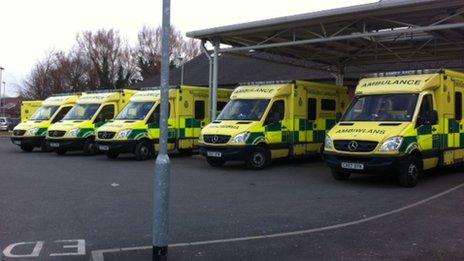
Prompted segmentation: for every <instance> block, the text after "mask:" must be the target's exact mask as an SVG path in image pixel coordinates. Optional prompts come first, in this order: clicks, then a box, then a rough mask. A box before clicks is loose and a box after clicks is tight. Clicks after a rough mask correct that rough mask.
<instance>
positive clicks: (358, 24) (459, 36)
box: [187, 0, 464, 71]
mask: <svg viewBox="0 0 464 261" xmlns="http://www.w3.org/2000/svg"><path fill="white" fill-rule="evenodd" d="M463 14H464V1H462V0H408V1H405V0H403V1H399V0H384V1H379V2H376V3H371V4H365V5H357V6H351V7H345V8H337V9H332V10H325V11H319V12H312V13H306V14H300V15H293V16H285V17H278V18H273V19H266V20H261V21H255V22H249V23H240V24H235V25H229V26H222V27H212V28H210V29H205V30H198V31H193V32H188V33H187V36H188V37H192V38H196V39H200V40H203V41H210V42H219V43H220V44H222V45H221V49H220V52H249V51H253V52H267V53H273V54H278V55H282V56H287V57H292V58H296V59H301V60H307V61H316V62H318V63H322V64H326V65H329V66H332V68H331V70H332V71H336V70H337V68H340V67H344V66H349V65H372V64H387V63H390V64H395V66H394V69H395V70H399V69H402V66H403V65H404V64H405V63H408V62H425V61H445V60H449V59H456V58H461V59H462V58H464V16H463ZM334 68H335V69H334Z"/></svg>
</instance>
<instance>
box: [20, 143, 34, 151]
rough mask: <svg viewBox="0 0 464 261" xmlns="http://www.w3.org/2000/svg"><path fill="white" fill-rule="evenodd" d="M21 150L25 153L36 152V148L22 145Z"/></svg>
mask: <svg viewBox="0 0 464 261" xmlns="http://www.w3.org/2000/svg"><path fill="white" fill-rule="evenodd" d="M21 149H22V150H23V151H25V152H31V151H33V150H34V146H31V145H21Z"/></svg>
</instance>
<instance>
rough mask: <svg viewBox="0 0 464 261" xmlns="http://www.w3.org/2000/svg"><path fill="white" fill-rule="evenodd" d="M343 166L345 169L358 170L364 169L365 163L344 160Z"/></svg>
mask: <svg viewBox="0 0 464 261" xmlns="http://www.w3.org/2000/svg"><path fill="white" fill-rule="evenodd" d="M342 168H344V169H357V170H362V169H364V164H361V163H350V162H342Z"/></svg>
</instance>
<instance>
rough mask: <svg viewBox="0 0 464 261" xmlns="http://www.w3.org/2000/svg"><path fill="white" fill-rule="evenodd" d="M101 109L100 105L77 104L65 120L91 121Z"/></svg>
mask: <svg viewBox="0 0 464 261" xmlns="http://www.w3.org/2000/svg"><path fill="white" fill-rule="evenodd" d="M98 108H100V104H76V105H74V107H72V109H71V110H70V111H69V112H68V113H67V114H66V115H65V116H64V118H63V120H90V119H91V118H92V117H93V115H94V114H95V113H96V112H97V110H98Z"/></svg>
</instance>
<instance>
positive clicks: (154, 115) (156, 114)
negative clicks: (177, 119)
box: [147, 102, 171, 123]
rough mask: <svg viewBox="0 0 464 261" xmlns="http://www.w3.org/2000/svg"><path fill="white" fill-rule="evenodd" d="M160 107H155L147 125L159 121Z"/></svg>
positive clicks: (169, 113) (169, 112)
mask: <svg viewBox="0 0 464 261" xmlns="http://www.w3.org/2000/svg"><path fill="white" fill-rule="evenodd" d="M160 113H161V112H160V105H157V106H156V108H155V110H154V111H153V112H152V113H151V115H150V118H148V121H147V123H156V122H159V119H160ZM170 117H171V102H169V105H168V118H170Z"/></svg>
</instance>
